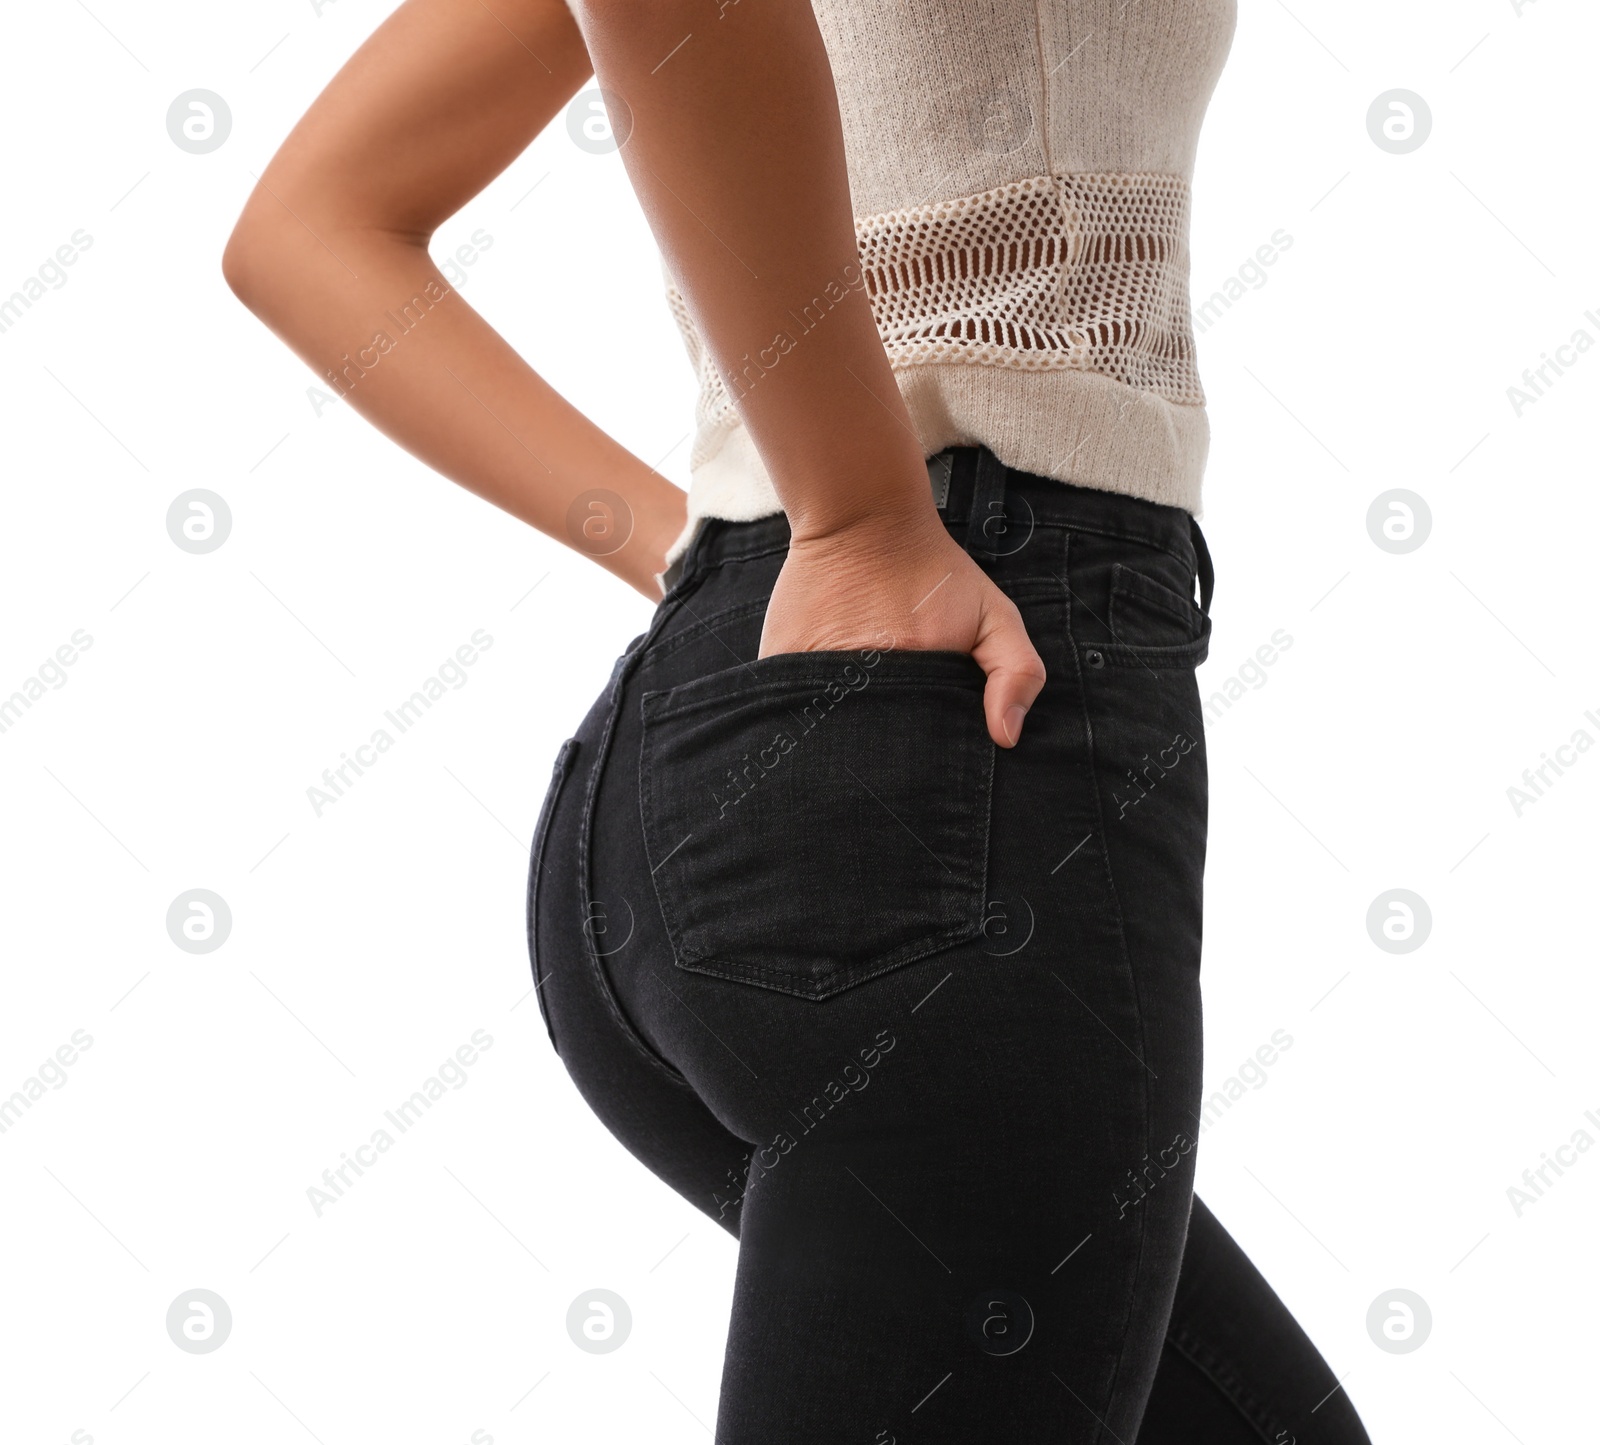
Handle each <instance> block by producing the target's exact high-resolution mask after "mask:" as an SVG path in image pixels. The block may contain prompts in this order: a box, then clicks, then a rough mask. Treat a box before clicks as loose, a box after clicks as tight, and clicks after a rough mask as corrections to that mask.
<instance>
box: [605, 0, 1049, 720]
mask: <svg viewBox="0 0 1600 1445" xmlns="http://www.w3.org/2000/svg"><path fill="white" fill-rule="evenodd" d="M575 3H576V6H577V10H578V15H579V21H580V23H581V25H582V27H583V35H584V40H585V42H586V43H587V45H588V49H589V54H590V57H591V59H592V60H593V62H594V66H595V75H596V77H597V79H598V80H599V82H600V85H601V86H602V88H603V89H604V90H605V91H606V92H607V93H608V96H609V97H620V99H621V101H622V102H623V103H624V104H625V105H626V107H627V111H628V114H627V115H625V116H624V115H619V114H616V113H615V109H620V108H621V107H620V106H617V107H615V108H614V113H613V115H612V126H613V129H614V130H615V131H617V132H618V133H619V134H620V133H622V132H623V130H624V129H625V128H627V127H628V126H630V125H631V131H630V132H629V133H628V136H627V140H626V142H625V144H624V145H623V147H622V159H623V162H624V164H625V165H626V166H627V168H628V174H629V177H630V178H631V180H632V182H633V186H634V190H635V191H636V192H637V193H638V196H639V199H640V202H641V204H642V205H643V206H644V210H645V214H646V216H647V218H648V219H649V222H650V225H651V227H652V229H653V230H654V232H655V237H656V241H657V244H658V245H659V246H660V247H661V251H662V254H663V256H664V257H665V258H666V261H667V265H668V267H669V269H670V270H671V271H672V272H673V274H674V276H675V278H676V279H677V281H678V285H679V287H680V289H681V290H682V292H683V294H684V298H685V300H686V302H687V303H688V306H689V309H690V311H691V312H692V313H693V315H694V317H695V320H696V323H697V325H698V326H699V328H700V330H701V332H702V333H703V334H704V336H705V338H706V344H707V346H708V347H709V348H710V350H711V354H712V356H713V358H714V359H715V361H716V363H717V366H718V368H719V370H720V372H721V374H722V376H723V379H724V381H725V382H726V384H727V385H728V389H729V392H730V394H731V395H733V397H734V398H735V400H736V402H737V404H738V406H739V410H740V413H741V415H742V417H743V420H744V423H745V426H746V428H747V429H748V431H749V432H750V435H751V439H752V440H753V441H754V442H755V444H756V448H757V450H758V451H759V452H760V454H761V458H762V461H763V462H764V463H765V464H766V467H767V470H768V472H769V474H770V475H771V477H772V480H773V485H774V487H775V488H776V489H777V492H778V496H779V499H780V500H781V501H782V502H783V506H784V510H785V512H786V513H787V514H788V517H789V521H790V525H791V529H792V540H791V544H790V549H789V555H788V558H787V560H786V561H785V563H784V568H783V572H782V573H781V575H780V576H779V578H778V582H777V585H776V586H775V588H774V589H773V593H772V598H771V601H770V603H769V605H768V608H767V615H766V622H765V626H764V628H763V632H762V639H761V652H762V655H763V656H767V655H770V654H771V653H774V652H802V651H809V650H815V649H822V648H846V647H853V646H863V645H871V644H874V643H877V644H879V645H881V644H882V638H883V634H884V632H885V631H887V632H888V633H889V634H890V635H891V636H892V638H893V643H892V645H893V646H895V647H911V648H951V649H954V650H957V651H961V652H970V653H972V655H973V656H974V657H975V658H976V659H977V661H978V662H979V663H980V664H981V665H982V666H983V668H984V671H985V672H986V673H987V674H988V677H989V681H988V686H987V689H986V691H985V695H984V708H985V714H986V717H987V719H988V724H989V733H990V736H991V737H992V738H993V739H994V741H995V742H996V743H999V744H1000V745H1001V746H1010V745H1011V744H1012V743H1013V742H1014V741H1015V739H1016V736H1017V731H1018V729H1020V726H1021V719H1022V716H1023V714H1025V712H1026V710H1027V708H1028V707H1029V706H1030V705H1031V704H1032V702H1033V699H1034V698H1035V697H1036V696H1037V695H1038V692H1039V690H1040V688H1041V687H1043V685H1044V664H1043V663H1042V662H1041V661H1040V659H1039V655H1038V653H1037V652H1036V651H1035V650H1034V648H1033V645H1032V643H1031V642H1030V641H1029V640H1028V635H1027V631H1026V629H1025V628H1024V626H1023V624H1022V619H1021V617H1020V615H1019V614H1018V612H1017V609H1016V607H1015V606H1014V605H1013V604H1012V602H1011V601H1010V599H1009V598H1007V597H1006V596H1005V595H1004V593H1002V592H1001V591H1000V590H999V589H998V588H997V587H996V586H995V585H994V584H993V583H992V582H991V581H990V580H989V579H988V577H987V576H986V574H985V573H984V572H983V571H982V569H981V568H980V567H979V566H978V565H977V563H975V562H974V561H973V560H972V558H971V557H970V556H969V555H968V554H967V553H966V551H965V550H964V549H962V548H961V547H960V546H958V545H957V544H956V543H955V542H954V540H953V539H952V538H951V537H950V535H949V533H948V532H947V531H946V530H945V527H944V523H943V522H942V521H941V520H940V517H939V514H938V512H937V511H936V509H935V507H934V503H933V497H932V493H931V490H930V488H929V485H928V472H927V467H926V464H925V459H924V457H923V451H922V446H921V443H920V441H919V440H918V437H917V435H916V432H915V431H914V429H913V428H912V425H911V420H910V417H909V415H908V414H907V412H906V408H905V403H904V401H903V399H902V398H901V395H900V390H899V387H898V385H897V384H896V382H895V379H894V375H893V372H892V371H891V369H890V366H889V360H888V356H887V354H886V353H885V351H884V347H883V341H882V338H881V337H880V336H879V334H878V329H877V325H876V322H875V320H874V317H873V314H872V307H871V303H870V301H869V300H868V297H867V293H866V289H865V285H864V280H863V277H862V275H861V270H860V263H859V257H858V254H857V250H856V240H855V222H854V216H853V213H852V208H851V201H850V187H849V179H848V175H847V172H846V168H845V152H844V138H843V133H842V130H841V126H840V120H839V110H838V99H837V95H836V93H835V91H834V85H833V73H832V69H831V67H830V65H829V62H828V56H827V52H826V50H825V49H824V47H823V43H822V36H821V34H820V32H819V30H818V28H817V22H816V16H815V14H814V13H813V11H812V8H811V0H575ZM883 143H884V144H885V145H894V144H895V143H896V137H894V136H893V135H888V134H886V135H885V136H884V138H883ZM841 293H842V294H841ZM819 298H827V299H828V301H829V302H830V303H831V304H830V305H827V306H826V307H825V308H819V307H818V306H817V304H816V303H817V301H818V299H819ZM835 298H837V299H835ZM808 308H809V310H810V313H811V317H812V318H814V317H816V316H818V315H819V314H820V316H821V319H820V320H816V321H815V322H814V324H812V325H810V329H805V328H804V327H803V325H802V323H801V321H800V317H801V316H802V315H803V314H804V313H806V312H807V310H808ZM808 319H810V318H808ZM785 338H786V339H787V340H785ZM762 351H764V352H765V354H766V357H767V358H772V357H774V356H776V358H777V359H776V361H775V363H774V364H771V365H770V366H767V365H762V366H759V367H751V365H750V362H749V358H751V357H755V356H756V355H757V353H758V352H762Z"/></svg>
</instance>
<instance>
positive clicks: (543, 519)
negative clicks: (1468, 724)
mask: <svg viewBox="0 0 1600 1445" xmlns="http://www.w3.org/2000/svg"><path fill="white" fill-rule="evenodd" d="M589 74H590V65H589V57H588V54H587V52H586V50H585V48H584V43H583V37H582V36H581V35H580V34H579V32H578V27H577V25H576V24H575V23H574V21H573V19H572V15H571V12H570V11H569V10H568V9H567V7H566V5H565V4H564V3H563V0H406V3H404V4H403V5H401V6H400V7H399V9H397V10H396V11H395V12H394V13H393V14H392V15H391V16H390V17H389V19H388V20H386V21H385V22H384V23H383V24H382V25H381V26H380V27H379V28H378V30H377V31H376V32H375V33H374V34H373V35H372V36H371V38H370V39H368V40H367V41H366V43H365V44H364V45H362V47H361V48H360V49H359V50H358V51H357V52H356V53H355V55H353V56H352V57H351V59H350V61H349V62H348V64H346V65H345V66H344V68H343V69H342V70H340V71H339V73H338V74H337V75H336V76H334V78H333V80H332V81H330V82H329V84H328V86H327V88H326V89H325V90H324V91H323V92H322V94H321V95H319V96H318V97H317V99H316V101H315V102H314V103H313V104H312V106H311V108H310V109H309V110H308V111H307V112H306V114H305V116H304V117H303V118H302V119H301V121H300V122H299V124H298V125H296V126H295V128H294V130H293V131H292V132H291V133H290V135H289V137H288V139H286V140H285V141H284V143H283V146H282V147H281V148H280V149H279V151H278V153H277V154H276V155H275V156H274V157H273V158H272V162H271V164H269V165H268V166H267V168H266V170H265V172H264V173H263V174H262V177H261V180H260V183H259V184H258V185H257V186H256V188H255V190H254V191H253V192H252V193H251V195H250V198H249V200H248V201H247V203H246V204H245V208H244V211H243V213H242V214H241V216H240V218H239V221H238V224H237V225H236V226H235V228H234V231H233V235H232V236H231V238H230V239H229V242H228V246H227V250H226V252H225V253H224V255H223V274H224V275H225V277H226V278H227V281H228V284H229V285H230V286H231V287H232V288H233V290H234V293H235V294H236V295H237V296H238V297H239V299H240V300H241V301H243V302H244V303H245V305H246V306H248V307H249V308H250V310H251V311H253V312H254V313H255V314H256V315H257V316H259V317H260V318H261V320H262V321H264V322H265V323H266V324H267V325H268V326H269V327H271V329H272V330H273V331H274V332H276V333H277V335H278V336H279V337H281V338H282V339H283V341H285V342H286V343H287V344H288V345H289V346H290V347H291V348H292V349H293V350H294V351H295V353H296V354H297V355H299V356H300V357H301V358H302V359H303V360H304V361H305V362H306V363H307V364H308V365H310V366H311V368H312V369H313V370H314V371H315V372H316V373H317V374H318V376H321V377H329V376H330V373H331V377H332V379H331V380H330V383H329V384H330V385H332V386H334V387H335V388H336V389H337V390H338V391H339V393H340V394H341V395H343V396H344V397H345V399H346V400H348V401H349V403H350V404H351V406H353V407H354V408H355V409H356V410H357V411H359V412H360V413H361V414H362V415H363V416H365V417H366V418H367V419H368V420H369V421H371V422H372V423H373V424H374V425H375V426H377V427H378V428H379V429H380V430H381V431H383V432H384V433H385V434H386V435H388V436H389V437H391V438H393V439H394V440H395V441H397V442H398V443H400V445H401V446H403V447H405V448H406V450H408V451H409V452H411V453H412V454H413V455H415V456H417V457H419V458H420V459H421V460H422V461H424V462H426V463H427V464H428V465H429V466H431V467H433V468H434V469H436V470H437V471H439V472H441V473H443V474H444V475H445V476H447V477H449V478H450V479H451V480H452V481H455V482H459V483H460V484H461V485H462V486H464V487H467V488H468V489H469V490H471V491H473V492H476V493H477V494H478V495H479V496H481V497H484V498H486V499H487V500H489V501H491V502H493V503H495V504H496V505H497V506H500V507H503V508H504V509H505V510H506V511H508V512H510V513H512V514H513V515H514V516H517V517H520V518H521V519H522V520H523V521H525V522H528V523H529V524H531V525H532V526H534V527H536V528H538V529H539V530H540V531H541V532H544V533H546V534H547V535H549V536H551V537H554V538H556V539H557V540H558V541H562V542H565V543H567V544H568V545H569V546H574V547H576V548H577V549H578V550H580V551H582V552H585V553H586V554H587V555H589V556H591V557H592V558H593V559H594V560H595V561H597V562H599V564H600V565H601V566H603V567H605V568H607V569H608V570H609V571H611V572H613V573H615V574H616V575H617V576H618V577H620V578H622V579H623V580H624V581H626V582H628V583H629V584H630V585H631V586H633V587H635V588H637V589H638V590H639V591H640V592H642V593H643V594H644V595H645V596H646V597H648V598H650V599H652V600H655V599H658V598H659V597H660V595H661V589H660V586H659V584H658V583H657V581H656V574H657V573H659V572H660V570H661V567H662V561H663V554H664V553H665V551H666V549H667V547H668V546H669V545H670V544H671V542H672V541H673V539H674V538H675V537H676V536H677V535H678V533H679V532H680V531H681V530H682V527H683V524H684V520H685V498H684V494H683V491H682V489H681V488H679V487H676V486H674V485H673V484H672V483H671V482H669V481H667V480H666V479H665V478H664V477H662V476H660V475H659V474H658V473H656V472H655V471H654V470H653V469H652V468H650V467H649V466H648V465H646V464H645V463H644V462H643V461H641V460H640V459H639V458H638V457H636V456H634V455H633V454H632V453H631V452H629V451H628V450H627V449H626V448H625V447H623V446H622V445H621V444H620V443H618V442H616V441H615V440H613V439H612V438H611V437H610V436H608V435H607V434H606V433H605V432H603V431H602V430H600V428H599V427H597V426H595V425H594V423H593V422H591V421H590V420H589V419H588V418H587V417H586V416H584V415H583V413H582V412H580V411H578V410H577V409H576V408H574V407H573V406H571V405H570V404H569V403H568V402H566V401H565V400H564V399H563V398H562V397H561V396H560V395H558V394H557V393H556V392H555V391H554V390H553V389H552V388H551V387H550V386H549V385H548V384H547V383H546V382H544V381H543V380H541V379H540V378H539V376H538V375H537V374H536V373H535V372H534V371H533V370H532V369H531V368H530V367H529V366H528V365H527V364H526V363H525V362H524V361H523V360H522V358H521V357H519V356H518V355H517V353H516V352H515V351H513V350H512V349H511V347H510V346H509V345H508V344H507V343H506V342H505V340H504V339H503V338H502V337H501V336H500V335H499V334H498V333H497V332H496V331H495V330H494V329H493V328H492V327H491V326H489V324H488V323H487V322H485V321H484V320H483V318H482V317H481V316H479V315H478V313H477V312H476V311H474V310H473V309H472V307H470V306H469V305H468V304H467V303H466V301H465V300H463V299H462V297H461V296H460V295H459V294H457V293H456V292H455V291H454V290H453V289H452V288H451V287H450V285H449V283H448V282H446V281H445V279H444V277H443V276H442V275H441V274H440V272H439V270H438V268H437V267H436V266H435V265H434V264H433V261H432V260H431V259H430V258H429V256H428V249H427V248H428V242H429V239H430V238H431V236H432V235H433V232H434V230H435V229H436V228H437V227H438V226H439V225H440V223H441V222H443V221H444V220H446V219H447V218H448V217H449V216H451V215H453V214H454V213H455V212H456V211H458V210H459V209H460V208H461V207H462V206H463V205H464V204H465V203H466V202H467V201H469V200H470V199H471V198H472V197H473V196H474V195H476V194H477V193H478V192H479V191H481V190H482V189H483V187H484V186H485V185H487V184H488V183H489V182H490V181H491V180H492V179H493V178H494V177H495V176H496V175H498V174H499V173H500V172H501V171H502V170H504V169H505V167H506V166H507V165H509V164H510V163H511V161H513V160H514V159H515V158H516V157H517V156H518V155H519V154H520V153H521V152H522V150H523V149H524V148H525V147H526V146H527V145H528V143H529V142H530V141H531V140H532V139H533V138H534V137H535V136H536V135H538V134H539V132H540V131H541V130H543V129H544V127H545V125H546V124H548V122H549V121H550V120H551V119H552V117H554V116H555V115H556V114H558V113H559V112H560V111H561V109H562V108H563V107H564V106H565V105H566V104H567V102H568V101H569V100H570V99H571V98H572V96H573V95H574V94H576V93H577V91H578V89H579V88H580V87H581V86H582V84H583V83H584V81H585V80H586V79H587V78H588V76H589ZM396 318H398V323H397V320H396ZM402 327H404V328H408V329H402ZM380 335H381V337H382V338H383V339H377V338H379V337H380ZM596 488H603V489H605V490H607V491H611V492H614V493H617V494H618V495H620V496H621V497H622V498H623V500H624V501H625V502H626V504H627V505H628V507H629V509H630V510H631V512H632V518H631V525H632V534H631V536H630V537H629V539H628V540H627V542H626V543H624V544H623V545H622V546H621V547H620V548H618V549H616V550H612V549H613V548H614V547H615V536H616V535H617V533H615V532H608V531H607V526H608V524H615V525H617V526H618V527H619V528H620V527H621V526H626V525H627V519H607V518H606V517H605V516H604V515H603V514H597V515H595V516H593V517H591V518H590V521H589V526H588V527H587V529H585V528H583V527H576V528H574V527H572V526H571V525H570V524H569V515H568V514H569V508H570V507H571V506H572V504H573V502H574V501H575V499H576V498H578V497H579V496H580V495H581V494H582V493H584V492H587V491H590V490H593V489H596Z"/></svg>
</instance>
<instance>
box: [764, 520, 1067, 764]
mask: <svg viewBox="0 0 1600 1445" xmlns="http://www.w3.org/2000/svg"><path fill="white" fill-rule="evenodd" d="M886 633H887V634H888V637H889V641H887V642H885V640H884V637H885V634H886ZM885 646H887V647H891V648H900V649H905V650H931V649H948V650H949V651H952V652H967V653H971V654H972V657H973V659H974V660H975V661H976V662H977V663H978V665H979V666H980V667H982V668H983V670H984V672H985V673H986V674H987V675H988V684H987V686H986V687H985V688H984V694H983V711H984V717H985V719H986V720H987V722H988V726H989V736H990V737H991V738H993V739H994V741H995V743H996V744H997V745H999V746H1000V747H1003V748H1009V747H1013V746H1015V745H1016V742H1017V739H1018V738H1019V737H1020V736H1021V733H1022V720H1023V718H1024V716H1026V714H1027V711H1028V709H1029V708H1030V707H1031V706H1032V705H1033V700H1034V699H1035V698H1036V697H1037V696H1038V695H1039V691H1040V689H1041V688H1043V687H1044V683H1045V670H1044V662H1043V660H1042V659H1041V658H1040V656H1039V654H1038V652H1037V651H1036V650H1035V649H1034V646H1033V643H1032V642H1031V641H1030V640H1029V638H1028V631H1027V628H1026V627H1024V626H1023V622H1022V615H1021V613H1019V612H1018V611H1017V606H1016V604H1015V603H1014V602H1013V601H1012V600H1011V599H1010V598H1009V597H1007V596H1006V595H1005V593H1004V592H1002V591H1001V590H1000V589H999V588H998V587H996V586H995V584H994V583H993V582H992V581H990V579H989V577H988V576H987V575H986V574H985V573H984V571H983V569H982V568H981V567H979V566H978V564H977V563H976V562H974V561H973V560H972V557H971V556H970V555H969V554H968V553H967V552H966V550H965V549H964V548H962V547H961V546H960V545H959V544H958V543H957V542H956V541H955V539H954V538H952V537H951V536H950V534H949V533H948V532H947V531H946V530H945V527H944V523H943V522H942V521H941V520H940V519H939V515H938V513H937V512H935V511H933V509H932V508H931V507H928V508H926V509H923V510H919V511H915V512H912V513H910V514H908V515H907V514H893V515H891V514H885V515H883V516H878V517H871V518H866V519H863V520H860V521H856V522H853V523H851V524H850V525H849V526H847V527H843V528H840V529H838V530H836V531H832V532H828V533H824V534H821V535H816V536H807V537H801V538H797V539H794V540H792V541H791V542H790V544H789V555H788V558H787V559H786V560H785V562H784V564H783V570H782V571H781V572H780V573H779V574H778V580H777V582H776V583H775V584H774V586H773V589H772V597H771V600H770V601H769V602H768V603H767V616H766V622H765V624H764V625H763V627H762V629H761V649H760V653H759V655H760V656H761V657H770V656H771V655H772V654H773V653H777V652H821V651H832V650H840V651H842V650H847V649H851V648H857V647H885Z"/></svg>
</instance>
